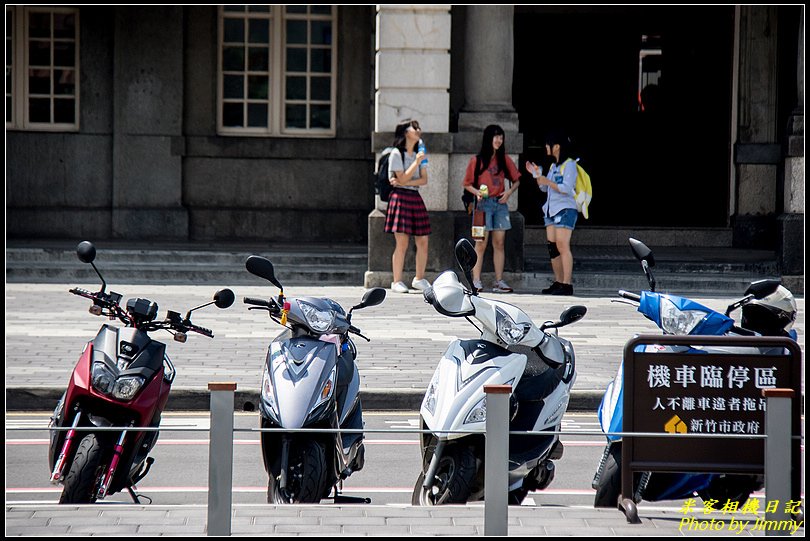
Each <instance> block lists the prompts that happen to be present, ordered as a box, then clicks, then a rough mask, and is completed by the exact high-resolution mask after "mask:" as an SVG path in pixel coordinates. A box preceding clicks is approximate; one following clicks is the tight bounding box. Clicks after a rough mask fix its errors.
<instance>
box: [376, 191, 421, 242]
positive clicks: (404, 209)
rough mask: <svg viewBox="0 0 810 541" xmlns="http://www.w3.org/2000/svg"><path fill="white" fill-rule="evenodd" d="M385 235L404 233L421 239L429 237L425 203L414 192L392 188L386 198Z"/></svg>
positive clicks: (417, 193) (416, 192)
mask: <svg viewBox="0 0 810 541" xmlns="http://www.w3.org/2000/svg"><path fill="white" fill-rule="evenodd" d="M385 232H386V233H406V234H408V235H415V236H417V237H421V236H423V235H430V218H429V217H428V212H427V208H426V207H425V202H424V201H422V196H421V195H419V192H418V191H416V190H405V189H398V188H394V189H393V190H391V196H390V197H389V198H388V213H387V214H386V216H385Z"/></svg>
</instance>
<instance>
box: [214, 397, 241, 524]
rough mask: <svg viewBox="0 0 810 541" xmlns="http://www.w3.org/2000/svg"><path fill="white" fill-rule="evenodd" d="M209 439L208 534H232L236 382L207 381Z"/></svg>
mask: <svg viewBox="0 0 810 541" xmlns="http://www.w3.org/2000/svg"><path fill="white" fill-rule="evenodd" d="M208 390H209V391H211V439H210V442H209V444H208V535H231V498H232V491H233V404H234V398H233V395H234V391H236V383H209V384H208Z"/></svg>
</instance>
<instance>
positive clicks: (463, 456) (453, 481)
mask: <svg viewBox="0 0 810 541" xmlns="http://www.w3.org/2000/svg"><path fill="white" fill-rule="evenodd" d="M475 473H476V461H475V454H474V453H473V450H472V448H470V447H468V446H458V445H453V446H448V447H447V450H446V451H445V454H444V456H443V457H442V458H441V459H440V460H439V467H438V469H437V470H436V480H435V483H434V484H433V486H432V487H430V488H429V489H426V488H425V487H424V486H423V484H424V481H425V472H421V473H420V474H419V478H418V479H417V480H416V485H415V486H414V489H413V495H412V497H411V504H412V505H441V504H445V503H465V502H466V501H467V500H468V499H469V497H470V493H471V492H472V484H473V481H474V479H475Z"/></svg>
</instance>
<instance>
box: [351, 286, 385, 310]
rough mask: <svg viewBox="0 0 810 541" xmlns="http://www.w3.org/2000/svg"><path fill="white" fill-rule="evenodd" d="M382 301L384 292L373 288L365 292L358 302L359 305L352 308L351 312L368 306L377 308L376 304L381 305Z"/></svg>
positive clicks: (379, 288)
mask: <svg viewBox="0 0 810 541" xmlns="http://www.w3.org/2000/svg"><path fill="white" fill-rule="evenodd" d="M384 300H385V290H384V289H383V288H381V287H375V288H373V289H369V290H368V291H366V292H365V293H364V294H363V299H362V300H361V301H360V304H358V305H356V306H352V310H357V309H360V308H367V307H369V306H377V305H378V304H382V302H383V301H384Z"/></svg>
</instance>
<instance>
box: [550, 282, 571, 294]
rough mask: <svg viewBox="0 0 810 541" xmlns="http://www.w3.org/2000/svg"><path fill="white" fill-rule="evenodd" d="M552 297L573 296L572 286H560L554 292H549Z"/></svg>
mask: <svg viewBox="0 0 810 541" xmlns="http://www.w3.org/2000/svg"><path fill="white" fill-rule="evenodd" d="M551 294H552V295H573V294H574V286H573V285H572V284H560V287H558V288H557V289H556V290H554V291H552V292H551Z"/></svg>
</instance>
